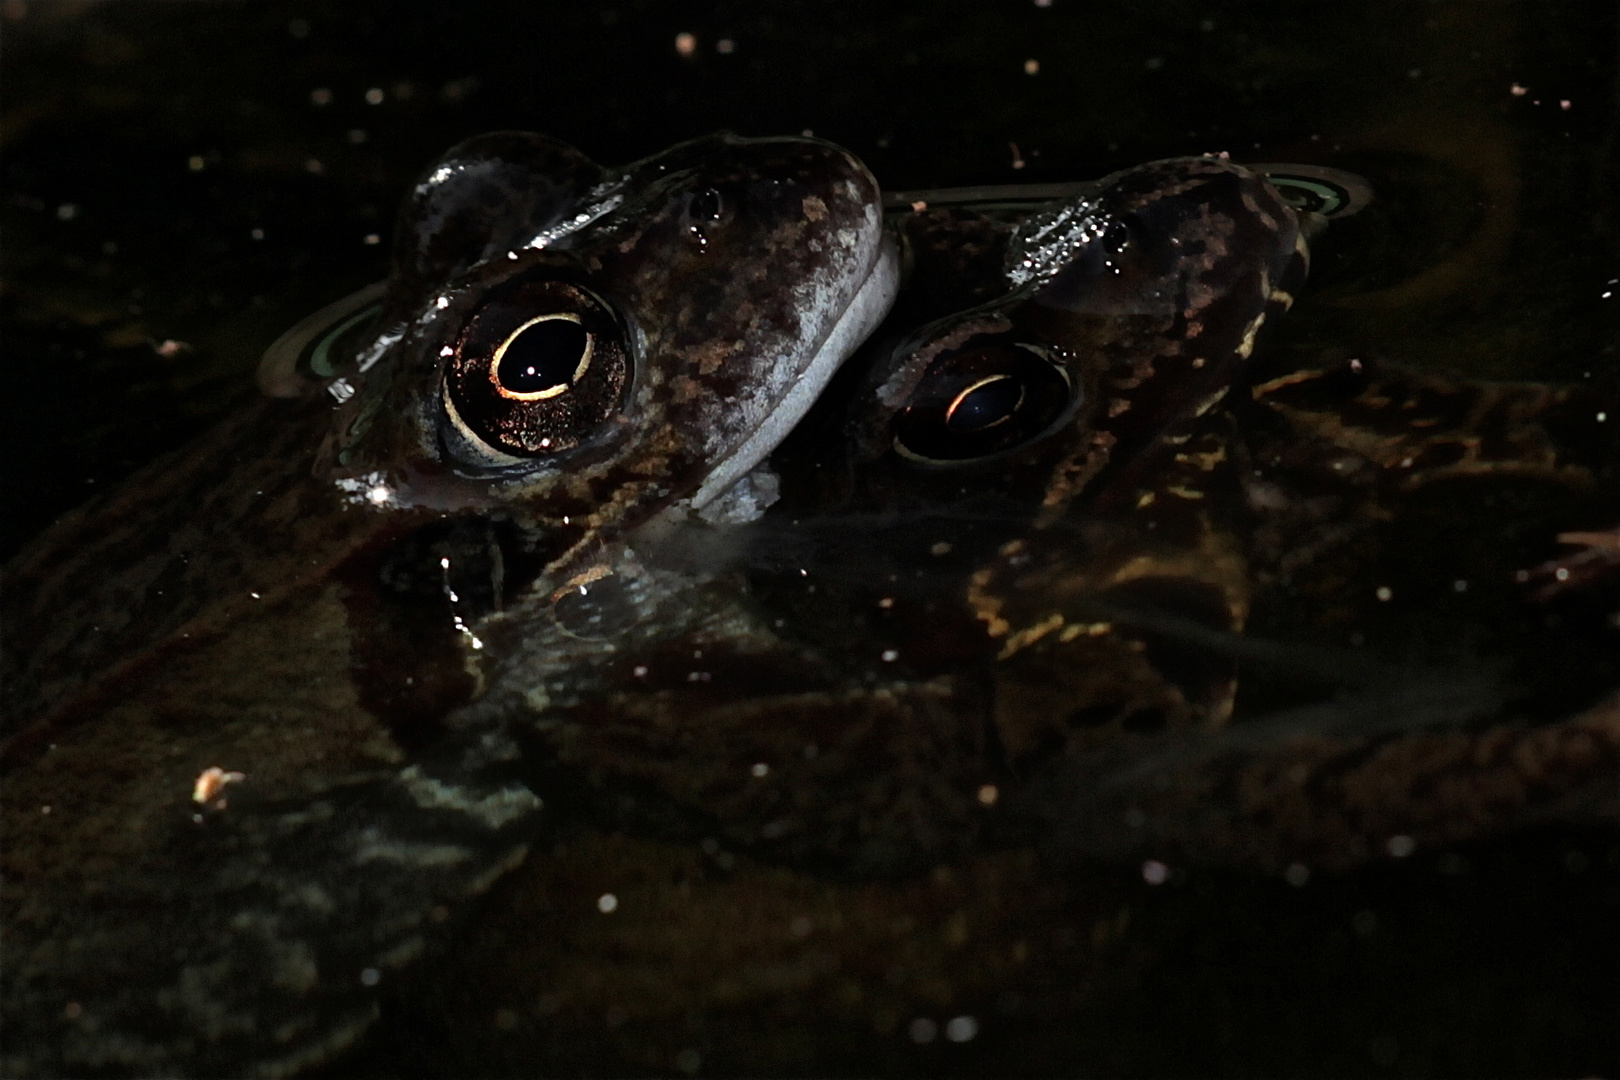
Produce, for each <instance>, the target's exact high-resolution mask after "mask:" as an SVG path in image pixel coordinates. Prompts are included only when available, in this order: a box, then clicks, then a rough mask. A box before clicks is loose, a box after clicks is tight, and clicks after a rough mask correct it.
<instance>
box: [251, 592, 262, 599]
mask: <svg viewBox="0 0 1620 1080" xmlns="http://www.w3.org/2000/svg"><path fill="white" fill-rule="evenodd" d="M248 595H249V596H251V597H253V599H255V600H262V599H263V597H261V596H260V595H259V594H258V593H256V592H250V593H248Z"/></svg>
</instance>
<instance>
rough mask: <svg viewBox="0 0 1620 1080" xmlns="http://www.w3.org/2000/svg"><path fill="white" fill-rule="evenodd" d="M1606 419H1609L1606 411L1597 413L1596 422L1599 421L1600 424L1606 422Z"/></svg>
mask: <svg viewBox="0 0 1620 1080" xmlns="http://www.w3.org/2000/svg"><path fill="white" fill-rule="evenodd" d="M1608 419H1609V414H1608V413H1606V412H1600V413H1598V414H1597V422H1598V423H1600V424H1601V423H1604V422H1606V421H1607V420H1608Z"/></svg>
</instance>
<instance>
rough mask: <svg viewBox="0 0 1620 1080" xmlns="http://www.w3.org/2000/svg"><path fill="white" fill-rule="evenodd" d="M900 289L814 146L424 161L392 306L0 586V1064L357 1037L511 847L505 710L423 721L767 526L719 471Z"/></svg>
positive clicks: (670, 596)
mask: <svg viewBox="0 0 1620 1080" xmlns="http://www.w3.org/2000/svg"><path fill="white" fill-rule="evenodd" d="M894 283H895V274H894V260H893V256H892V250H891V247H890V245H889V243H888V241H887V240H886V238H885V236H884V233H883V230H882V224H881V210H880V206H879V193H878V191H877V188H876V186H875V184H874V182H873V180H872V178H871V176H870V175H869V174H868V173H867V172H866V170H865V168H864V167H863V166H862V165H861V164H860V162H859V161H857V160H856V159H855V158H854V157H852V156H851V155H849V154H848V153H847V152H845V151H843V150H841V149H839V148H837V147H835V146H832V145H830V144H827V143H824V142H817V141H815V140H810V139H760V140H751V139H741V138H737V137H735V136H730V135H717V136H713V137H710V138H706V139H699V140H696V141H693V142H689V143H685V144H682V145H680V146H677V147H675V148H673V149H671V150H668V151H666V152H664V153H662V154H659V155H656V156H654V157H652V158H648V159H646V160H644V161H641V162H638V163H636V164H633V165H630V166H627V167H625V168H623V169H605V168H603V167H601V166H598V165H596V164H595V163H593V162H591V161H590V160H588V159H587V158H585V157H584V156H583V155H582V154H580V153H579V152H578V151H576V150H574V149H573V148H571V147H568V146H566V145H564V144H561V143H558V142H556V141H554V140H551V139H547V138H544V137H541V136H537V135H531V134H527V133H513V132H504V133H495V134H492V135H487V136H481V137H479V138H476V139H473V140H471V141H469V142H467V143H465V144H463V145H461V146H459V147H457V148H455V149H454V150H452V151H450V152H449V153H448V154H447V155H446V156H445V157H444V158H442V159H441V160H440V161H439V162H437V163H435V164H434V165H433V166H432V167H430V168H429V170H428V171H427V172H426V173H425V174H424V175H423V177H422V179H421V181H420V182H419V183H418V184H417V185H416V186H415V188H414V190H413V191H412V192H411V193H410V194H409V196H408V197H407V199H406V201H405V205H404V207H403V210H402V212H401V215H400V221H399V229H398V235H397V238H396V244H395V263H394V269H393V275H392V277H391V278H390V280H389V282H388V284H387V286H386V287H384V288H379V289H370V290H366V291H364V292H362V293H361V294H358V295H356V296H355V297H351V298H349V299H348V300H346V301H343V302H341V303H339V304H337V305H334V306H333V307H332V308H329V309H327V310H326V311H323V312H321V313H319V314H318V315H317V316H315V317H314V318H313V319H312V320H310V321H307V322H306V323H304V324H300V326H299V327H296V328H294V330H293V331H292V332H290V333H289V335H288V336H287V337H286V338H284V339H283V340H282V341H281V342H279V343H277V344H276V345H275V346H272V348H271V350H270V351H269V353H268V354H267V355H266V358H265V362H264V367H263V368H262V370H261V385H262V386H263V387H264V389H266V390H267V391H268V392H269V394H270V395H272V397H270V398H268V399H267V400H264V401H262V402H260V403H259V404H257V405H255V406H253V407H252V408H250V409H249V410H247V411H246V412H245V413H244V414H243V415H241V416H239V417H236V418H233V419H231V420H229V421H227V422H226V423H225V424H224V425H223V426H222V427H221V428H219V429H217V430H216V431H214V432H213V433H211V434H210V435H207V436H205V437H204V438H203V439H202V440H201V441H200V442H198V443H197V444H194V445H192V446H190V447H187V448H186V449H184V450H183V451H181V452H180V453H179V454H177V455H175V456H174V457H171V458H170V459H167V460H164V461H161V462H159V463H157V464H155V465H154V466H152V467H151V468H149V469H148V470H146V471H145V472H144V473H142V474H140V475H138V476H136V477H135V478H133V479H132V480H131V481H130V483H129V484H128V485H126V486H125V487H124V488H123V489H121V490H120V491H118V492H116V493H114V494H113V495H112V496H110V497H109V498H108V499H106V500H104V501H102V502H100V503H97V504H92V505H91V506H89V507H87V508H85V509H84V510H82V511H79V512H77V513H75V514H73V515H70V516H69V517H68V518H66V519H64V520H63V521H61V522H59V523H58V524H57V525H56V526H55V527H53V528H52V529H51V530H49V531H48V532H47V533H46V534H45V535H44V536H42V537H41V538H40V539H39V540H38V541H37V542H36V543H35V544H34V545H33V546H32V547H31V548H30V549H29V550H27V551H25V552H24V553H23V554H22V555H21V556H19V558H18V559H17V560H16V561H15V562H13V563H12V564H11V565H10V566H8V567H7V577H6V587H5V590H4V599H5V604H6V610H5V622H6V629H7V637H8V646H9V647H8V650H7V660H8V665H9V670H8V680H7V681H8V684H9V689H10V693H11V708H10V710H9V712H8V728H9V738H8V741H7V743H6V745H5V767H6V771H7V779H6V785H5V798H6V818H7V844H6V851H5V859H6V863H5V867H6V874H5V881H6V893H5V901H6V909H5V920H6V965H5V967H6V976H5V978H6V982H5V991H4V994H5V997H4V1000H5V1010H6V1015H7V1039H6V1048H5V1055H6V1056H5V1059H4V1060H5V1070H4V1071H5V1072H6V1073H7V1075H13V1076H23V1075H36V1076H45V1075H61V1074H63V1073H64V1072H71V1073H81V1072H98V1071H106V1072H121V1073H133V1074H139V1075H151V1074H164V1075H181V1074H184V1075H218V1074H221V1073H242V1072H254V1073H257V1074H262V1075H284V1074H288V1073H292V1072H296V1071H298V1070H300V1069H302V1068H305V1067H307V1066H308V1065H310V1064H312V1063H315V1062H318V1061H320V1060H322V1059H324V1058H326V1057H329V1056H330V1055H331V1054H333V1053H335V1052H336V1051H337V1050H338V1049H340V1048H342V1047H344V1046H346V1045H348V1044H350V1043H352V1042H353V1041H354V1040H355V1039H356V1038H358V1037H359V1035H360V1033H362V1032H363V1031H364V1030H366V1028H367V1027H368V1026H370V1024H371V1023H372V1022H373V1020H374V1018H375V1016H376V1014H377V1010H378V1005H377V1000H378V995H379V993H380V991H379V990H378V989H377V987H378V985H379V983H380V982H382V981H383V980H385V979H392V978H393V977H394V974H395V973H396V972H397V971H398V970H399V969H401V968H403V967H405V966H407V965H409V964H410V963H411V962H412V961H413V959H415V958H416V957H417V956H418V955H419V954H421V953H423V952H424V951H426V950H427V949H428V948H429V946H430V943H431V942H432V941H433V940H435V939H436V938H438V937H441V936H442V933H441V932H440V931H438V930H437V929H436V927H437V926H438V924H440V923H442V922H444V921H445V920H446V919H448V918H449V917H450V915H451V912H452V911H453V910H454V909H456V907H457V904H458V901H462V900H465V899H466V898H467V897H469V896H473V895H477V894H479V893H481V892H483V891H484V890H486V889H487V888H488V887H489V885H490V883H491V882H493V881H494V880H496V879H497V878H499V877H500V876H501V875H502V874H503V873H504V872H505V871H507V870H508V869H509V868H510V867H511V866H513V865H515V863H517V862H519V861H521V859H522V858H523V856H524V853H525V851H526V850H527V846H528V842H529V840H530V839H531V838H532V837H533V836H534V834H535V833H536V832H537V831H539V830H541V829H542V828H543V827H544V823H545V818H544V803H543V801H542V798H541V796H540V795H538V794H537V793H536V791H535V790H534V788H533V786H532V785H533V783H534V779H535V778H534V776H533V774H532V772H531V774H530V775H529V776H527V777H524V776H520V775H519V774H518V770H514V767H513V766H514V763H515V762H517V760H518V757H519V755H518V750H517V748H516V746H515V745H514V744H513V742H512V740H511V739H510V738H508V737H507V736H506V735H505V733H504V724H503V723H496V724H494V725H493V726H491V725H489V724H486V723H484V722H483V720H482V719H481V718H477V717H475V718H463V719H461V720H460V721H458V722H457V723H456V725H455V727H456V730H455V732H453V733H450V734H447V733H446V731H445V729H444V728H443V727H442V726H439V725H440V722H441V721H442V720H443V718H444V717H445V715H446V714H447V713H450V712H451V711H452V710H453V709H454V708H455V707H456V706H457V705H460V704H463V703H465V702H466V701H467V700H468V699H469V698H471V697H474V696H476V695H477V694H478V693H479V692H480V691H481V690H482V689H483V688H484V687H485V686H487V685H489V684H490V683H491V682H493V683H495V684H496V685H499V683H500V681H501V679H502V673H501V667H500V664H501V660H500V659H499V658H498V657H495V656H494V654H496V653H498V652H500V651H501V650H502V648H503V644H504V643H505V642H507V641H509V640H510V639H511V638H512V637H513V636H515V635H527V637H528V639H529V643H530V644H531V645H532V646H533V647H534V648H536V649H538V650H540V651H541V653H542V655H543V656H544V664H545V665H548V666H549V668H548V669H555V670H562V671H566V670H569V669H570V668H571V667H574V666H584V667H590V666H593V665H595V664H597V663H599V662H600V661H599V658H600V657H601V656H603V655H604V654H607V653H611V651H612V649H613V646H612V643H611V641H610V640H608V639H606V638H605V637H603V636H602V635H601V634H599V633H596V632H594V631H593V625H594V624H593V614H592V610H591V604H590V603H584V604H583V606H582V603H581V602H582V601H583V600H584V598H585V596H586V594H588V593H590V592H592V591H593V590H594V589H595V588H596V583H597V582H599V581H610V582H613V583H614V584H615V585H617V586H620V587H619V588H618V589H617V593H616V595H617V596H618V597H619V599H620V600H621V601H623V603H624V604H625V605H628V610H630V612H631V614H632V616H634V615H635V614H637V613H639V612H641V611H643V610H644V609H652V608H654V607H656V606H658V605H663V606H671V605H673V604H674V603H675V602H676V600H677V597H676V596H675V594H674V593H672V592H671V591H670V590H675V591H676V592H678V591H679V590H680V589H682V588H684V587H685V585H686V584H687V582H686V580H685V579H674V578H669V577H662V578H660V577H656V576H654V575H651V574H649V573H644V572H643V571H642V562H641V559H642V553H647V552H655V551H657V550H658V548H659V537H660V536H662V535H664V534H666V533H669V532H671V531H679V529H680V527H681V526H682V524H683V523H688V522H694V521H695V522H715V523H716V524H714V525H706V526H705V527H707V528H711V529H713V530H715V531H716V532H719V531H723V528H724V522H726V521H728V520H736V519H745V518H747V517H748V516H750V515H753V514H756V513H757V512H758V509H759V507H760V506H761V505H763V504H764V503H766V502H768V501H769V492H768V490H767V489H766V488H764V487H756V486H754V485H753V484H752V483H751V482H750V481H749V479H748V477H749V474H750V473H751V471H752V470H753V469H754V467H755V466H756V465H757V464H758V463H759V462H760V461H761V460H762V459H763V458H764V456H765V455H766V454H767V453H768V452H769V450H770V448H771V447H772V446H773V445H774V444H775V442H776V441H778V440H779V439H780V438H781V437H782V436H783V435H784V434H785V433H786V431H787V429H788V428H789V427H791V426H792V423H793V421H794V419H795V418H796V417H797V415H799V414H801V413H802V412H803V411H804V410H805V409H806V408H808V406H809V405H810V403H811V402H812V401H813V400H814V398H815V396H816V394H817V392H818V391H819V390H820V388H821V387H822V385H824V383H825V382H826V380H827V379H828V378H829V377H830V376H831V374H832V372H833V371H834V370H835V369H836V368H837V366H838V364H839V363H840V362H841V361H842V360H843V359H845V358H846V357H847V356H848V355H849V353H850V352H851V351H852V350H853V349H854V347H855V346H856V345H857V344H858V343H859V341H860V340H861V339H862V338H863V337H864V336H865V335H866V333H867V332H869V331H870V330H871V329H872V328H873V327H874V326H875V325H876V323H877V321H878V320H879V319H880V318H881V316H882V313H883V312H884V311H885V310H886V309H887V307H888V304H889V301H890V299H891V297H892V292H893V287H894ZM632 537H634V538H635V540H634V543H632V540H631V538H632ZM19 643H26V645H19ZM491 659H494V660H495V664H494V666H493V667H492V666H491ZM486 715H488V714H487V713H486V714H480V717H482V716H486Z"/></svg>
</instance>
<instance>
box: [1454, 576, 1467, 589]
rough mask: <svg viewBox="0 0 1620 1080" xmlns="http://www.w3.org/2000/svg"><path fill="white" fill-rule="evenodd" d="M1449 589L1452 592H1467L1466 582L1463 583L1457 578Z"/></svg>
mask: <svg viewBox="0 0 1620 1080" xmlns="http://www.w3.org/2000/svg"><path fill="white" fill-rule="evenodd" d="M1451 589H1452V591H1453V592H1467V591H1468V582H1466V581H1464V580H1463V579H1462V578H1458V579H1457V580H1456V581H1453V582H1452V583H1451Z"/></svg>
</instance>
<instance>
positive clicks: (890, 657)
mask: <svg viewBox="0 0 1620 1080" xmlns="http://www.w3.org/2000/svg"><path fill="white" fill-rule="evenodd" d="M898 659H900V654H899V653H898V652H896V651H895V650H893V649H884V650H883V662H884V663H885V664H892V663H894V662H895V661H896V660H898Z"/></svg>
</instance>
